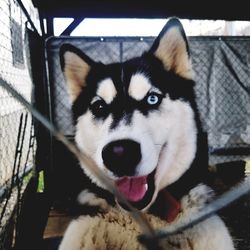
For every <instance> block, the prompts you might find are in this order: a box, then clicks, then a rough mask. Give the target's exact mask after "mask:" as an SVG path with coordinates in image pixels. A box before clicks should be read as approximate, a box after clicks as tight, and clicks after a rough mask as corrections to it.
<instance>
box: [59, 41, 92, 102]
mask: <svg viewBox="0 0 250 250" xmlns="http://www.w3.org/2000/svg"><path fill="white" fill-rule="evenodd" d="M60 62H61V68H62V71H63V73H64V77H65V79H66V82H67V86H68V91H69V95H70V98H71V102H72V103H73V102H74V101H75V100H76V98H77V97H78V96H79V94H80V93H81V91H82V88H84V87H85V86H86V77H87V75H88V73H89V71H90V69H91V66H92V65H93V64H94V61H93V60H91V59H90V58H89V57H88V56H87V55H85V54H84V53H83V52H82V51H81V50H80V49H78V48H76V47H74V46H73V45H71V44H64V45H62V46H61V48H60Z"/></svg>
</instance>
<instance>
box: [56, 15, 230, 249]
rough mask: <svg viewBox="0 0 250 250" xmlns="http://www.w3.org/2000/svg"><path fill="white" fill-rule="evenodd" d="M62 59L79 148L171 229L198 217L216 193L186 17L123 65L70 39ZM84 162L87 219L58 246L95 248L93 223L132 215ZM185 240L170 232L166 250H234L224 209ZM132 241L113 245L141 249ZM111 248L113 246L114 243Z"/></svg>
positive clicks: (77, 223) (83, 200)
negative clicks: (208, 182) (183, 22)
mask: <svg viewBox="0 0 250 250" xmlns="http://www.w3.org/2000/svg"><path fill="white" fill-rule="evenodd" d="M60 59H61V66H62V70H63V72H64V76H65V79H66V82H67V87H68V92H69V95H70V99H71V103H72V113H73V118H74V121H75V128H76V133H75V141H76V144H77V145H78V147H79V148H80V150H82V151H83V152H84V153H85V154H86V155H88V156H89V157H90V158H91V159H92V160H93V161H94V162H95V163H96V165H97V166H98V167H99V168H100V169H102V170H103V171H104V172H105V173H106V174H107V175H108V176H109V177H110V178H111V179H113V180H114V183H115V185H116V187H117V189H118V190H119V191H120V192H121V193H122V194H123V195H124V197H125V198H126V199H127V200H128V201H129V202H130V203H131V204H132V205H133V206H134V207H136V208H137V209H139V210H142V211H143V212H144V213H145V214H147V215H152V216H154V217H157V218H158V219H159V220H160V221H161V223H163V224H164V225H171V226H174V224H175V223H176V221H180V220H182V218H184V217H187V216H189V217H190V219H191V218H192V214H194V213H196V212H197V211H199V210H200V209H202V208H203V207H204V206H205V204H206V203H207V202H208V201H209V200H210V199H211V196H212V190H211V189H210V188H209V187H208V186H206V185H205V184H202V183H203V182H204V180H206V175H207V169H208V166H207V143H206V140H205V139H204V138H205V137H204V133H203V131H202V126H201V122H200V118H199V114H198V108H197V104H196V100H195V94H194V80H193V71H192V67H191V62H190V55H189V48H188V41H187V38H186V35H185V32H184V29H183V27H182V25H181V22H180V21H179V20H178V19H177V18H171V19H170V20H169V21H168V22H167V23H166V25H165V26H164V28H163V29H162V31H161V32H160V34H159V36H158V37H157V38H156V39H155V41H154V43H153V45H152V46H151V48H150V49H149V50H148V51H147V52H145V53H143V54H142V55H141V56H140V57H136V58H133V59H130V60H128V61H125V62H123V63H113V64H108V65H105V64H102V63H100V62H95V61H94V60H92V59H91V58H89V57H88V56H87V55H86V54H84V53H83V52H82V51H81V50H79V49H77V48H75V47H74V46H72V45H69V44H64V45H63V46H62V47H61V49H60ZM81 167H82V168H83V170H84V171H85V174H86V175H87V176H88V177H89V178H90V180H91V181H92V183H94V184H92V186H96V187H94V188H91V187H90V188H89V189H88V190H84V191H83V192H82V194H81V195H80V197H79V200H80V202H81V204H83V205H82V206H83V207H84V206H85V207H88V209H86V210H85V211H87V212H86V213H85V214H86V215H81V217H80V218H79V219H77V220H74V221H73V222H72V223H71V224H70V226H69V228H68V230H67V231H66V233H65V237H64V238H63V241H62V243H61V247H60V249H68V250H70V249H74V250H76V249H77V250H79V249H90V248H88V247H86V244H85V248H84V247H83V246H84V243H83V240H82V238H83V237H85V240H86V241H87V240H89V239H86V234H87V231H88V230H89V229H88V228H89V227H91V223H93V222H94V219H96V218H97V219H98V220H100V221H101V220H102V219H103V220H105V213H108V212H107V211H111V210H112V213H113V212H114V211H115V212H114V213H116V214H119V213H120V214H126V213H127V212H126V206H124V205H123V204H121V203H120V204H119V202H118V201H116V200H115V199H113V197H112V195H110V194H109V192H108V191H106V190H105V189H106V187H105V184H104V183H102V182H100V181H99V180H98V179H97V178H96V177H95V176H93V175H92V174H91V173H90V172H88V171H87V170H86V169H85V167H84V165H82V166H81ZM121 208H123V209H121ZM109 209H111V210H109ZM89 215H90V216H91V217H90V216H89ZM116 216H117V215H116ZM122 216H126V215H122ZM84 218H88V219H87V220H86V221H85V220H84ZM91 218H92V219H93V221H91V220H92V219H91ZM111 221H112V220H111ZM110 223H111V222H110ZM110 223H109V224H110ZM98 225H99V224H98ZM96 229H97V231H98V228H96ZM99 229H100V227H99ZM106 229H107V230H109V229H108V223H107V225H106ZM128 231H129V230H127V232H126V226H125V225H124V231H122V230H121V232H119V233H118V234H117V236H116V237H118V238H119V237H121V238H122V237H124V235H125V237H126V234H128ZM92 233H93V232H92ZM96 233H98V232H96ZM100 234H101V232H100ZM113 234H116V232H115V231H113ZM103 235H105V233H104V234H103ZM88 237H90V238H91V235H90V236H88ZM96 237H97V236H95V237H92V238H96ZM180 238H181V237H180V235H179V238H178V239H176V238H172V240H174V242H175V244H174V246H173V244H172V245H171V244H170V245H171V246H172V248H171V247H170V245H169V242H167V243H166V244H168V249H196V250H198V249H199V250H203V249H211V250H214V249H218V250H222V249H225V250H230V249H234V246H233V241H232V238H231V236H230V234H229V232H228V230H227V228H226V226H225V224H224V223H223V222H222V220H221V219H220V218H219V217H218V216H217V215H214V216H212V217H210V218H209V219H207V220H206V221H204V222H201V223H199V224H198V225H196V226H194V227H192V228H191V229H188V230H186V231H185V234H183V238H185V239H188V244H187V246H188V247H186V246H184V245H183V244H182V243H180V242H181V240H180ZM97 239H98V237H97ZM95 241H97V240H96V239H95ZM125 241H126V240H125ZM135 241H136V238H135ZM176 241H180V242H177V243H176ZM126 243H127V244H129V245H127V247H126V246H125V245H124V244H125V243H124V242H123V243H122V244H123V245H122V246H116V247H115V248H118V249H140V247H138V248H137V247H135V246H134V247H132V245H133V244H132V243H131V242H126ZM131 244H132V245H131ZM138 244H139V243H138ZM109 246H110V245H109ZM92 248H95V245H94V243H93V245H92ZM92 248H91V249H92ZM105 248H108V249H110V248H109V247H108V245H107V244H106V245H105V246H103V247H102V249H105ZM111 248H112V247H111ZM163 248H164V247H163ZM96 249H100V246H98V247H96Z"/></svg>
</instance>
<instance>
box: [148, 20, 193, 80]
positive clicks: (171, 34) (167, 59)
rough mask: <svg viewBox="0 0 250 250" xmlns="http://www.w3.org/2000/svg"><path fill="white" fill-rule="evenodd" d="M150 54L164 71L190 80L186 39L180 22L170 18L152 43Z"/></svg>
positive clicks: (189, 63) (190, 72)
mask: <svg viewBox="0 0 250 250" xmlns="http://www.w3.org/2000/svg"><path fill="white" fill-rule="evenodd" d="M150 52H151V53H153V54H154V55H155V56H156V57H157V58H158V59H160V60H161V61H162V63H163V65H164V68H165V69H166V70H171V71H174V72H175V73H176V74H178V75H180V76H182V77H184V78H187V79H192V78H193V74H192V66H191V61H190V58H189V48H188V42H187V37H186V35H185V31H184V29H183V26H182V24H181V22H180V21H179V20H178V19H177V18H171V19H170V20H169V21H168V22H167V23H166V25H165V26H164V27H163V29H162V31H161V32H160V34H159V36H158V37H157V38H156V40H155V42H154V43H153V45H152V47H151V49H150Z"/></svg>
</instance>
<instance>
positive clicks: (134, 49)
mask: <svg viewBox="0 0 250 250" xmlns="http://www.w3.org/2000/svg"><path fill="white" fill-rule="evenodd" d="M12 5H13V6H12ZM0 17H1V18H0V24H1V26H3V31H4V32H3V34H2V33H1V32H0V37H1V38H3V39H1V41H3V42H1V44H0V65H2V66H1V67H0V80H3V81H2V83H7V84H10V86H12V87H13V88H14V89H15V90H17V91H18V93H21V94H22V96H24V97H25V99H26V101H27V104H28V106H27V105H26V106H25V107H26V108H28V109H29V111H31V112H32V114H33V115H35V117H36V118H37V119H38V120H40V121H41V122H42V121H43V122H42V123H43V124H44V125H45V126H46V127H47V128H48V129H50V130H51V131H52V132H53V133H54V134H55V135H56V136H57V137H58V139H59V140H61V141H63V143H64V144H66V145H67V146H68V147H69V149H70V150H71V151H72V152H73V153H74V154H75V155H76V156H78V158H79V159H80V160H81V159H84V157H83V156H82V155H81V154H79V152H78V151H77V148H75V147H74V145H71V144H69V143H68V142H67V140H66V138H64V137H63V135H61V134H60V133H57V131H56V130H55V128H54V126H53V125H52V124H50V123H49V122H48V121H47V120H46V119H44V118H43V117H42V116H40V115H39V114H38V113H37V112H36V110H35V109H33V108H32V105H31V104H32V103H31V88H32V84H31V78H30V76H29V73H28V69H27V68H28V67H27V60H28V59H26V57H25V55H24V32H23V31H24V21H25V18H24V17H23V16H22V14H21V12H20V11H19V10H18V7H17V6H16V5H15V2H9V1H7V0H3V4H1V6H0ZM13 17H14V18H13ZM17 31H18V35H17V34H16V32H17ZM211 40H212V41H206V42H205V41H204V40H202V41H203V42H204V44H205V45H204V47H203V45H202V44H203V42H201V41H200V40H199V39H197V38H194V39H191V51H192V52H191V54H193V55H194V56H193V58H194V59H193V64H194V70H195V72H196V77H197V79H196V80H197V83H198V84H197V96H198V101H199V107H200V109H201V113H202V121H203V125H204V127H205V128H206V130H207V131H208V134H209V144H210V148H211V149H212V150H213V149H216V148H221V147H224V148H227V147H232V146H233V147H248V146H249V133H250V131H249V130H250V129H249V124H250V122H249V117H250V116H249V110H250V109H249V107H248V104H249V86H250V85H249V77H248V76H249V70H248V68H247V67H244V66H243V65H248V57H247V56H246V55H247V52H248V47H250V46H249V42H248V39H246V43H245V45H244V42H243V43H242V42H241V41H242V39H238V40H236V41H233V42H232V43H231V42H230V41H229V42H228V41H226V42H224V41H223V42H224V43H221V41H220V40H218V39H217V40H216V38H215V40H213V39H211ZM229 40H230V39H229ZM152 41H153V39H148V38H147V39H140V38H126V39H124V38H122V39H117V38H115V39H113V38H109V39H86V38H84V39H82V38H81V39H80V38H73V39H71V38H67V39H66V38H59V39H51V40H48V43H47V52H48V60H49V73H50V74H49V78H50V84H51V91H52V108H53V121H54V123H55V124H56V126H57V127H58V128H59V129H60V130H61V131H62V132H63V133H64V134H65V135H69V136H72V135H73V134H74V129H73V126H72V122H71V115H70V107H69V102H68V100H67V96H68V95H67V93H66V89H65V84H64V80H63V76H62V73H61V70H60V65H59V58H58V49H59V47H60V45H61V44H62V43H64V42H70V43H73V44H75V45H76V46H78V47H79V48H81V49H83V50H84V51H85V52H86V53H87V54H88V55H89V56H90V57H92V58H94V59H95V60H100V61H102V62H104V63H108V62H113V61H123V60H127V59H129V58H131V57H133V56H135V55H140V54H141V53H142V52H143V51H144V50H146V49H147V48H149V46H150V45H151V43H152ZM210 43H211V44H210ZM235 44H236V45H235ZM242 44H243V45H242ZM217 45H219V46H218V47H216V46H217ZM234 45H235V46H236V47H235V46H234ZM238 45H239V46H238ZM197 47H198V48H197ZM212 52H213V53H212ZM239 55H240V57H239ZM232 58H233V60H234V61H235V63H233V64H232V65H231V64H230V63H231V59H232ZM196 59H197V60H196ZM204 59H205V60H204ZM215 59H216V60H215ZM228 62H230V63H229V65H231V66H232V68H228ZM211 64H212V65H211ZM218 65H219V66H218ZM217 71H219V73H222V74H218V72H217ZM213 73H214V74H213ZM227 73H228V74H227ZM213 77H215V78H214V79H215V82H216V83H218V82H219V83H220V84H219V85H216V84H215V83H214V82H213V81H211V79H212V78H213ZM213 84H214V85H213ZM227 84H228V85H227ZM232 85H233V86H232ZM9 91H10V89H9V90H8V91H6V90H4V89H3V88H0V102H1V103H0V108H1V109H0V122H1V124H0V125H1V127H0V128H1V144H0V150H1V151H0V153H1V156H2V157H1V158H0V159H1V160H0V161H1V162H0V163H1V165H0V171H1V175H0V184H1V185H0V187H1V186H4V187H8V184H9V185H10V188H9V189H8V190H9V191H12V192H11V193H10V192H9V193H8V194H10V195H8V196H7V198H8V199H6V200H5V201H8V202H3V203H2V204H7V205H8V209H7V208H6V206H4V207H0V208H1V209H2V210H0V211H2V212H1V214H3V215H4V218H5V220H1V224H2V225H3V228H4V230H5V231H6V230H7V231H10V230H11V228H9V224H8V223H6V221H7V220H8V217H9V215H10V214H11V213H12V211H13V209H12V207H13V205H15V204H16V200H17V199H18V196H19V193H20V190H21V189H22V187H21V185H18V186H17V188H14V187H13V183H14V182H13V180H17V182H22V181H21V179H22V178H17V177H18V176H19V174H20V173H21V174H22V173H23V172H24V171H25V168H26V167H27V166H28V165H29V164H30V165H32V163H33V160H34V154H29V152H30V149H31V148H32V149H34V148H35V146H34V144H33V143H31V138H33V137H34V134H33V133H28V132H27V131H32V122H31V121H32V119H31V115H30V114H28V113H27V112H26V111H27V109H26V108H24V107H23V106H22V105H21V104H20V103H19V102H17V101H16V99H15V98H17V99H19V101H20V102H21V103H22V102H23V101H25V100H22V99H20V97H18V96H17V95H16V96H15V98H13V96H12V95H10V94H9ZM231 94H232V95H231ZM212 98H214V99H212ZM24 104H25V102H24ZM216 106H219V107H220V109H219V110H218V109H215V107H216ZM225 108H226V110H224V109H225ZM5 128H6V129H5ZM216 136H217V137H216ZM18 138H22V140H21V143H20V141H19V140H18ZM17 155H18V157H15V156H17ZM82 157H83V158H82ZM224 157H225V159H227V160H228V157H236V158H237V157H238V156H231V155H230V156H224ZM242 157H243V156H242V155H241V156H240V158H242ZM244 157H245V156H244ZM2 159H3V160H2ZM220 159H221V158H220ZM225 159H223V160H222V161H224V160H225ZM237 159H238V158H237ZM220 161H221V160H220ZM15 163H18V164H17V165H16V164H15ZM89 165H91V162H89ZM96 174H97V175H99V174H100V173H99V172H97V173H96ZM13 177H14V178H13ZM102 178H103V180H104V181H105V178H104V177H102ZM106 181H107V180H106ZM110 186H111V189H112V183H110ZM249 189H250V188H249V182H245V183H244V184H243V185H242V186H240V187H238V188H236V189H235V190H234V192H231V193H229V194H228V195H227V196H224V198H223V197H222V199H221V200H219V202H217V203H216V202H215V203H212V204H210V205H209V206H208V207H207V208H206V211H205V212H203V213H198V214H197V215H196V217H195V218H194V219H195V220H197V221H199V220H200V219H201V218H202V216H203V217H206V216H209V215H210V214H211V213H213V212H214V211H217V210H218V209H220V208H221V207H223V206H224V205H227V204H228V203H229V202H231V201H233V200H235V199H236V198H238V197H240V196H241V195H243V194H245V193H246V192H248V191H249ZM115 195H118V196H119V193H115ZM3 211H4V212H3ZM7 211H9V212H7ZM211 211H212V212H211ZM134 212H135V216H134V218H135V219H136V220H137V222H138V223H139V224H141V225H142V227H145V228H147V226H148V225H147V223H146V221H143V220H142V218H141V217H140V212H138V213H136V211H134ZM2 222H3V223H2ZM193 223H195V221H192V222H191V224H190V222H189V223H188V225H186V226H188V227H189V226H190V225H193ZM183 226H185V225H180V228H182V227H183ZM149 229H150V228H149ZM4 230H3V231H4ZM149 231H150V230H149ZM166 232H167V230H165V233H166ZM167 233H168V232H167ZM6 235H7V234H5V235H3V236H1V237H2V238H1V239H0V242H1V244H2V245H1V244H0V248H1V247H2V246H3V245H4V244H5V243H6V242H7V241H10V238H9V237H5V236H6ZM156 236H158V237H161V236H162V235H161V233H158V235H157V234H156ZM2 239H3V240H2Z"/></svg>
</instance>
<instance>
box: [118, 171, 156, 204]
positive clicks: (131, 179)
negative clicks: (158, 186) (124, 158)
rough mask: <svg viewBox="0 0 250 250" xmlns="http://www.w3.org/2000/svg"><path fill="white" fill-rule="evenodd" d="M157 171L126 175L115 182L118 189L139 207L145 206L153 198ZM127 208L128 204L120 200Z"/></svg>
mask: <svg viewBox="0 0 250 250" xmlns="http://www.w3.org/2000/svg"><path fill="white" fill-rule="evenodd" d="M154 175H155V171H153V172H152V173H151V174H149V175H146V176H124V177H121V178H119V179H118V180H117V181H116V182H115V183H116V187H117V189H118V191H120V192H121V193H122V194H123V195H124V197H125V198H126V199H127V200H128V201H129V202H130V203H131V205H133V206H134V207H136V208H137V209H143V208H145V207H146V206H147V205H148V204H149V203H150V202H151V200H152V197H153V194H154V191H155V185H154ZM119 204H120V205H121V206H122V207H123V208H125V209H126V206H125V205H124V204H122V203H120V202H119Z"/></svg>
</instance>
